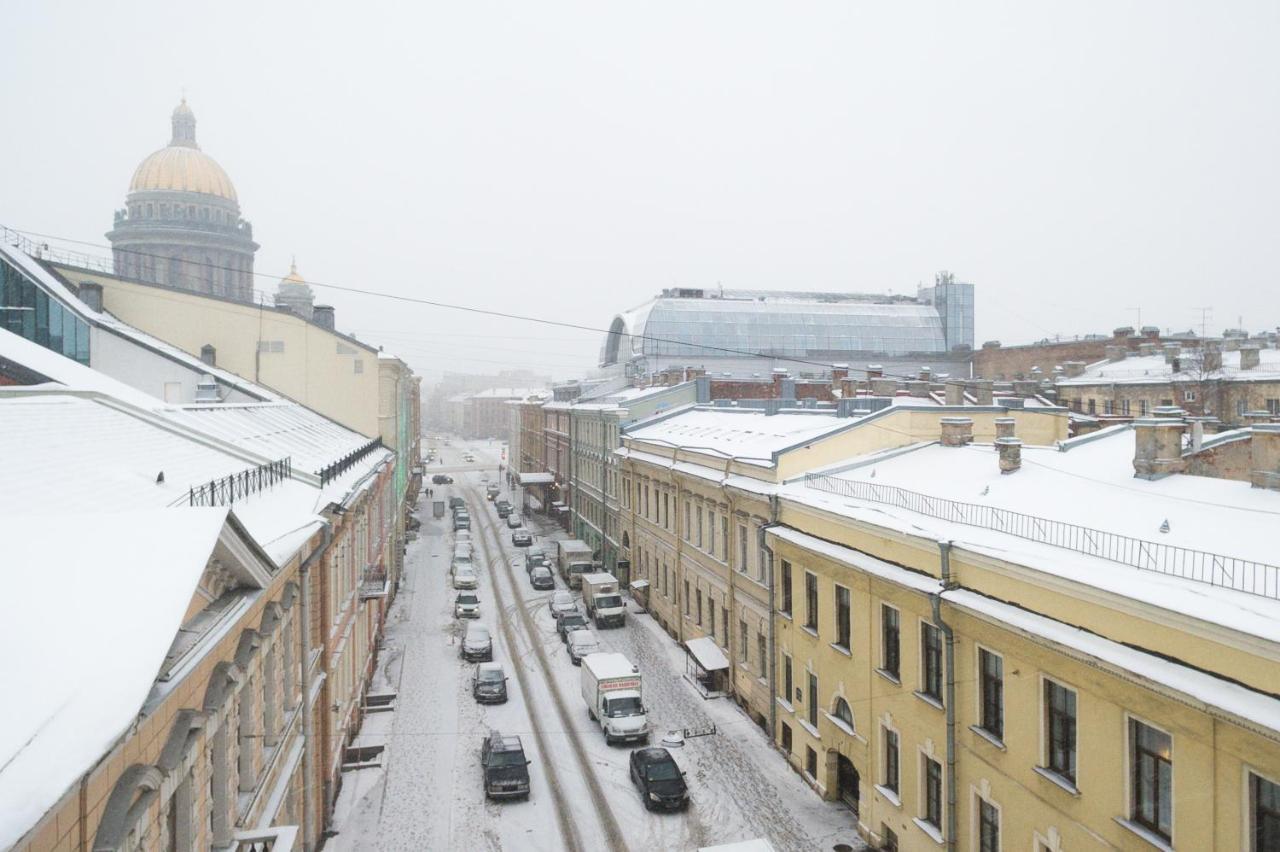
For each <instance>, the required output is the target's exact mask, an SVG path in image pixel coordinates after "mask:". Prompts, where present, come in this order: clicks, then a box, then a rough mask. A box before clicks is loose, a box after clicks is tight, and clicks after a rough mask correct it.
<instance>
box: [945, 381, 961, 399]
mask: <svg viewBox="0 0 1280 852" xmlns="http://www.w3.org/2000/svg"><path fill="white" fill-rule="evenodd" d="M946 394H947V405H964V382H962V381H960V380H959V379H951V380H949V381H948V382H947V385H946Z"/></svg>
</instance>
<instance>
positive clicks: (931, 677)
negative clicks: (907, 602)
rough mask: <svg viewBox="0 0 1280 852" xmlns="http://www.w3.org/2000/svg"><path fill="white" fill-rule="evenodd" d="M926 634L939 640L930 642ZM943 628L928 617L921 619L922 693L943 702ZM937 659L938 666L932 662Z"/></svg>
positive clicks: (940, 702) (939, 702)
mask: <svg viewBox="0 0 1280 852" xmlns="http://www.w3.org/2000/svg"><path fill="white" fill-rule="evenodd" d="M926 636H928V637H933V638H935V639H936V640H937V641H936V643H935V642H930V641H927V640H926ZM942 645H943V643H942V628H941V627H939V626H938V625H936V624H934V623H933V622H932V621H928V620H927V619H923V618H922V619H920V695H922V696H924V697H926V698H931V699H933V700H934V701H936V702H938V704H939V705H942V704H943V700H942V699H943V696H942V686H943V681H944V680H945V679H946V674H945V672H944V671H943V668H944V667H945V666H946V660H945V659H944V658H943V647H942ZM935 660H936V666H934V665H933V664H932V663H933V661H935Z"/></svg>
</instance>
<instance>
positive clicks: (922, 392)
mask: <svg viewBox="0 0 1280 852" xmlns="http://www.w3.org/2000/svg"><path fill="white" fill-rule="evenodd" d="M907 393H908V394H909V395H910V396H913V397H915V398H917V399H927V398H928V396H929V383H928V382H922V381H915V382H912V381H908V382H907Z"/></svg>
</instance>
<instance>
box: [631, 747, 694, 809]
mask: <svg viewBox="0 0 1280 852" xmlns="http://www.w3.org/2000/svg"><path fill="white" fill-rule="evenodd" d="M631 781H632V782H633V783H634V784H635V785H636V786H637V787H639V788H640V795H641V796H643V797H644V806H645V808H647V809H648V810H653V809H654V808H665V809H667V810H673V811H675V810H684V809H685V808H687V807H689V788H688V787H687V786H686V785H685V783H684V773H683V772H681V771H680V767H679V766H677V765H676V761H675V759H674V758H673V757H672V756H671V752H669V751H667V750H666V749H665V748H657V747H654V748H638V749H636V750H635V751H633V752H631Z"/></svg>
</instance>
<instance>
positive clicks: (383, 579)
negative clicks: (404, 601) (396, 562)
mask: <svg viewBox="0 0 1280 852" xmlns="http://www.w3.org/2000/svg"><path fill="white" fill-rule="evenodd" d="M389 591H390V583H388V581H387V569H386V568H385V567H383V566H381V565H370V566H369V567H368V568H366V569H364V574H362V575H361V577H360V600H362V601H369V600H373V599H375V598H385V597H386V596H387V593H388V592H389Z"/></svg>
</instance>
